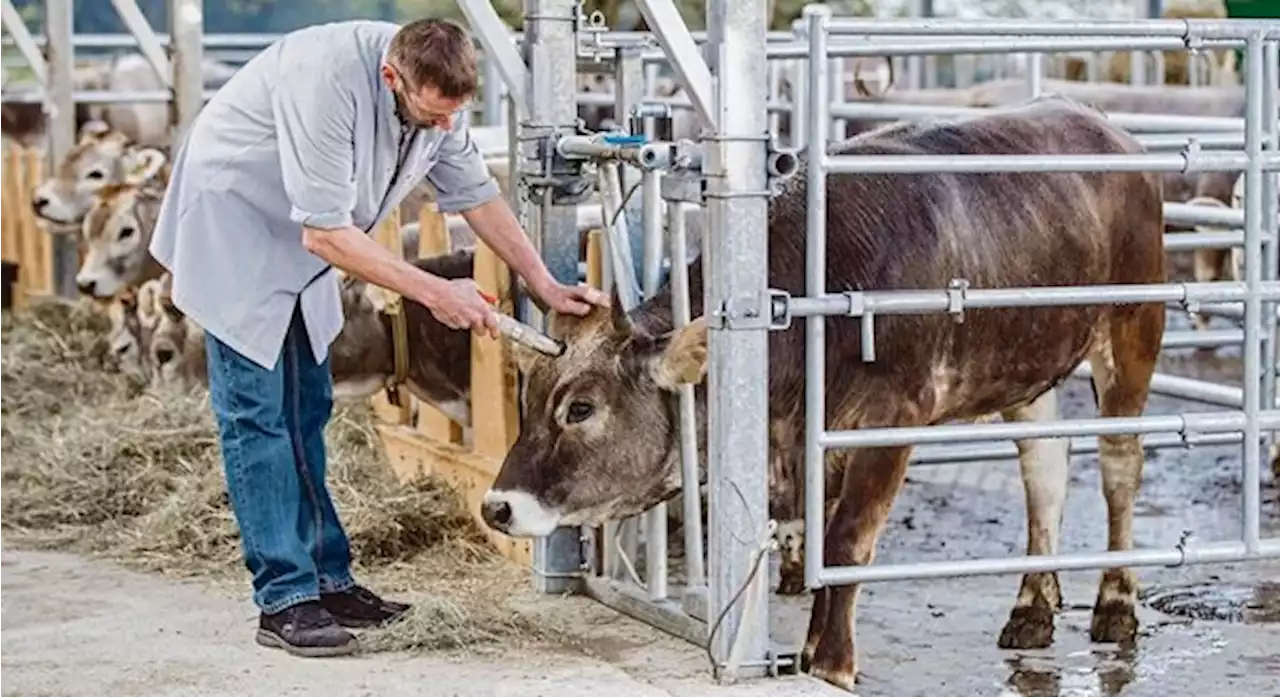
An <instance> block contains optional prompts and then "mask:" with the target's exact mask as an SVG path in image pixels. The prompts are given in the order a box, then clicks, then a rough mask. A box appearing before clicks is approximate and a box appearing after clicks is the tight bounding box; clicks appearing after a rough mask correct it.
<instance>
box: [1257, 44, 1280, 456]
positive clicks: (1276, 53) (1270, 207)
mask: <svg viewBox="0 0 1280 697" xmlns="http://www.w3.org/2000/svg"><path fill="white" fill-rule="evenodd" d="M1263 55H1264V57H1265V59H1264V60H1263V62H1262V63H1263V70H1262V85H1263V89H1262V97H1263V98H1262V113H1263V119H1262V138H1263V141H1264V143H1263V145H1264V146H1265V147H1266V148H1267V149H1269V150H1271V151H1272V152H1275V151H1280V121H1278V120H1277V119H1280V114H1277V113H1276V108H1277V105H1276V92H1277V90H1280V76H1278V75H1277V73H1280V42H1276V41H1268V42H1267V43H1266V44H1265V46H1264V47H1263ZM1276 179H1277V175H1276V173H1275V172H1268V173H1266V174H1264V175H1263V177H1262V239H1263V245H1262V250H1263V257H1264V258H1263V280H1266V281H1274V280H1277V279H1278V278H1280V220H1278V218H1280V210H1278V207H1280V204H1278V202H1277V199H1280V190H1277V181H1276ZM1276 329H1277V323H1276V304H1275V303H1274V302H1265V303H1263V304H1262V342H1263V346H1264V347H1265V350H1264V351H1263V354H1262V368H1261V370H1262V402H1263V404H1266V405H1267V408H1268V409H1274V408H1275V407H1276V404H1277V400H1276V350H1277V337H1276ZM1263 442H1264V444H1265V445H1266V446H1271V445H1272V444H1273V443H1274V442H1275V438H1274V434H1272V433H1270V432H1269V433H1268V434H1267V435H1266V436H1265V437H1264V438H1263ZM1270 450H1271V448H1270V447H1268V448H1267V452H1270Z"/></svg>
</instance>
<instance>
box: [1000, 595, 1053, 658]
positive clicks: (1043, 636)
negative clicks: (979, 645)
mask: <svg viewBox="0 0 1280 697" xmlns="http://www.w3.org/2000/svg"><path fill="white" fill-rule="evenodd" d="M1052 644H1053V611H1051V610H1050V609H1049V608H1047V607H1045V606H1043V605H1028V606H1025V607H1015V608H1013V612H1011V613H1010V614H1009V621H1008V622H1006V623H1005V625H1004V629H1003V630H1002V631H1001V632H1000V641H999V642H998V645H999V646H1000V648H1002V649H1043V648H1048V647H1049V646H1050V645H1052Z"/></svg>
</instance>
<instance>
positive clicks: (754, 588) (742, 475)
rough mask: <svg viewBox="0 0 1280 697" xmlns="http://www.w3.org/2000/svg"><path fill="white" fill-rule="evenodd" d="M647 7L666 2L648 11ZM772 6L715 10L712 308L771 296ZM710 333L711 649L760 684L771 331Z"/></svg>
mask: <svg viewBox="0 0 1280 697" xmlns="http://www.w3.org/2000/svg"><path fill="white" fill-rule="evenodd" d="M646 4H647V5H649V6H650V7H652V6H654V5H655V4H656V3H655V2H654V1H653V0H648V2H641V5H642V6H644V5H646ZM765 5H766V0H713V1H712V2H709V3H707V46H706V55H707V64H708V66H709V68H710V72H711V74H712V75H714V76H715V78H714V81H709V84H711V85H713V86H714V90H713V91H712V92H711V94H712V100H711V101H712V105H713V106H714V109H713V110H711V111H710V113H708V114H707V115H706V116H708V117H709V119H708V122H709V123H710V125H712V126H713V127H714V129H715V137H714V140H712V141H711V142H709V143H707V142H706V141H704V143H705V151H704V153H703V160H702V171H703V174H704V175H705V176H706V182H707V187H706V188H707V191H706V199H707V222H708V225H707V232H706V235H705V237H704V242H705V249H706V251H705V253H704V257H703V258H704V259H705V260H706V265H705V267H704V275H705V288H706V293H705V302H704V307H708V308H710V307H719V306H721V304H722V303H725V304H727V303H730V302H736V301H738V300H739V299H742V298H759V297H762V294H763V293H764V291H765V290H766V288H767V287H768V224H767V214H768V198H769V194H768V186H767V185H768V176H767V172H766V161H767V148H766V139H767V132H768V128H769V122H768V115H767V111H766V99H767V95H766V94H765V91H764V90H763V89H761V87H762V86H763V85H764V84H765V78H766V76H765V67H766V58H765V55H764V48H765V34H766V29H767V27H766V19H765V18H766V14H767V13H766V10H765ZM667 6H668V7H672V8H674V6H673V5H670V4H669V3H668V4H667ZM648 14H652V13H648ZM648 14H647V15H646V17H647V16H648ZM650 25H651V26H652V25H653V22H652V21H650ZM667 43H670V41H669V40H668V41H664V44H667ZM673 57H674V56H673ZM708 329H709V331H708V332H707V346H708V354H709V366H708V369H707V397H708V399H707V407H708V428H707V449H708V450H707V451H708V457H707V470H708V492H707V498H708V511H709V521H710V529H709V531H708V532H709V535H708V548H709V550H710V553H709V555H708V562H709V563H708V567H709V571H710V573H709V574H708V595H709V614H710V617H713V618H715V619H714V620H713V621H712V625H713V627H715V630H716V631H715V634H714V636H712V637H711V641H710V646H709V649H710V652H711V655H712V656H713V657H714V660H715V661H716V662H717V663H718V664H724V663H727V664H728V665H727V667H726V673H728V675H729V676H730V677H731V678H734V677H745V676H748V675H757V676H758V675H763V674H764V673H765V671H766V670H767V667H766V666H767V660H766V659H767V658H768V653H769V649H770V646H769V612H768V576H767V574H765V573H763V570H764V569H765V568H767V566H764V564H765V559H766V558H767V548H766V547H764V545H765V544H766V543H767V540H768V531H769V506H768V495H767V487H768V475H767V466H768V462H767V460H768V450H769V438H768V403H769V399H768V357H769V352H768V349H769V331H768V328H767V327H765V326H755V327H750V328H745V327H741V328H733V329H729V328H725V327H721V326H718V325H717V324H716V323H712V325H711V326H709V327H708ZM761 567H763V568H761ZM757 571H759V573H757Z"/></svg>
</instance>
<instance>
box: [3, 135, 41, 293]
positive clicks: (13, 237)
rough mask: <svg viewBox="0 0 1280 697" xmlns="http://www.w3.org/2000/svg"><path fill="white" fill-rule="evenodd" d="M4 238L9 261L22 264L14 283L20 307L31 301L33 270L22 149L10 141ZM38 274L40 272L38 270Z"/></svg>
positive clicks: (4, 205)
mask: <svg viewBox="0 0 1280 697" xmlns="http://www.w3.org/2000/svg"><path fill="white" fill-rule="evenodd" d="M3 189H4V194H3V195H4V202H3V218H4V232H3V234H4V237H5V240H6V244H5V246H6V247H7V248H8V249H9V250H10V252H9V253H10V254H11V255H12V256H6V259H7V260H8V261H11V262H13V263H14V264H17V266H18V282H17V283H15V284H14V285H13V307H14V309H15V310H16V309H20V308H22V307H24V306H25V305H26V304H27V290H28V286H29V284H30V283H31V278H32V276H33V271H32V270H31V268H30V267H29V266H27V256H28V254H27V250H26V247H27V245H28V242H27V237H28V235H27V231H26V230H24V229H23V226H22V221H23V219H22V214H21V211H22V210H23V209H25V208H27V207H28V204H27V202H25V201H23V200H22V198H23V196H22V194H23V191H22V148H21V147H19V146H18V145H15V144H14V143H9V144H8V145H7V147H5V149H4V183H3ZM34 273H38V271H36V272H34Z"/></svg>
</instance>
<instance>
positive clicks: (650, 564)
mask: <svg viewBox="0 0 1280 697" xmlns="http://www.w3.org/2000/svg"><path fill="white" fill-rule="evenodd" d="M641 78H642V79H643V74H642V75H641ZM641 88H643V84H642V85H641ZM661 177H662V173H661V172H660V171H658V170H646V171H645V172H644V173H643V175H642V178H643V179H642V187H641V193H642V196H641V199H642V200H641V203H642V209H643V210H642V215H641V216H640V217H641V221H642V223H643V225H644V230H643V233H644V234H643V236H642V239H641V241H642V242H643V250H642V251H643V262H644V263H643V281H644V282H643V290H644V297H645V298H646V299H648V298H652V297H653V296H654V294H655V293H657V292H658V288H659V281H660V280H661V274H662V243H663V241H664V240H663V224H662V223H663V220H662V189H661V187H660V184H661ZM672 207H673V208H678V206H672ZM644 549H645V580H646V582H647V583H648V586H649V588H648V590H649V599H650V600H664V599H665V598H666V597H667V595H668V593H667V504H666V503H665V502H664V503H659V504H658V505H656V506H654V507H652V508H650V509H649V510H648V511H646V512H645V514H644Z"/></svg>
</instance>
